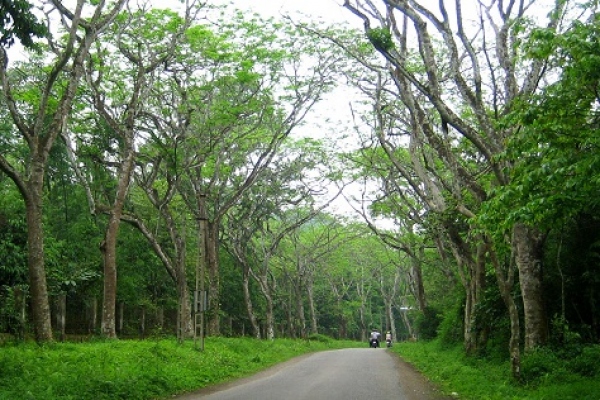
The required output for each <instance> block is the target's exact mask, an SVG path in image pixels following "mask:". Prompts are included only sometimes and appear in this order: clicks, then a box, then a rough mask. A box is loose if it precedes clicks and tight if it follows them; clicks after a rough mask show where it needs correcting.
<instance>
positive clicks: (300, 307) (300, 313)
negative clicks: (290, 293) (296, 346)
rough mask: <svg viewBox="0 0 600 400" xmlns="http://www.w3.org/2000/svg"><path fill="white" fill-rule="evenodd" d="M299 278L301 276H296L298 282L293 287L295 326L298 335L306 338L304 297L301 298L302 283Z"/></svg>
mask: <svg viewBox="0 0 600 400" xmlns="http://www.w3.org/2000/svg"><path fill="white" fill-rule="evenodd" d="M300 279H301V278H298V282H297V283H296V285H295V287H294V294H295V295H296V296H295V297H296V321H297V324H296V328H297V331H298V336H299V337H301V338H302V339H306V317H305V315H304V301H303V300H304V299H303V298H302V293H301V292H302V285H301V283H300Z"/></svg>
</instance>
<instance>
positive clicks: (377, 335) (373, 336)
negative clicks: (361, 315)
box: [369, 328, 381, 347]
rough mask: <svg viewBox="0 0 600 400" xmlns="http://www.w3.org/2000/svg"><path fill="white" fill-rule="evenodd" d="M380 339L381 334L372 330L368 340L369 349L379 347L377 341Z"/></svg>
mask: <svg viewBox="0 0 600 400" xmlns="http://www.w3.org/2000/svg"><path fill="white" fill-rule="evenodd" d="M380 339H381V333H379V331H378V330H377V328H375V329H373V331H372V332H371V338H370V339H369V345H370V346H371V347H379V340H380Z"/></svg>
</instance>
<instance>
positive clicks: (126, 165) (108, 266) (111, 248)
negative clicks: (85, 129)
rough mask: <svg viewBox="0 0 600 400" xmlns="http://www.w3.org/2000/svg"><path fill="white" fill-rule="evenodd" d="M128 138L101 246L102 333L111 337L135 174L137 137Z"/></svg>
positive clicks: (115, 333)
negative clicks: (122, 233) (121, 240)
mask: <svg viewBox="0 0 600 400" xmlns="http://www.w3.org/2000/svg"><path fill="white" fill-rule="evenodd" d="M124 140H125V149H124V152H123V153H124V154H125V159H124V160H123V162H122V164H121V168H120V170H119V182H118V186H117V191H116V196H115V200H114V203H113V206H112V208H111V210H110V217H109V220H108V225H107V227H106V233H105V235H104V241H103V243H102V245H101V247H100V250H101V251H102V258H103V261H104V299H103V305H102V324H101V333H102V335H103V336H105V337H106V338H109V339H116V337H117V332H116V328H115V326H116V325H115V322H116V318H115V314H116V311H115V310H116V304H117V237H118V235H119V228H120V226H121V216H122V214H123V206H124V204H125V199H126V198H127V192H128V191H129V184H130V182H131V174H132V171H133V164H134V158H135V152H134V149H133V137H132V136H128V137H125V138H124Z"/></svg>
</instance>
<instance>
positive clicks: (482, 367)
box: [393, 341, 600, 400]
mask: <svg viewBox="0 0 600 400" xmlns="http://www.w3.org/2000/svg"><path fill="white" fill-rule="evenodd" d="M393 351H395V352H397V353H398V354H400V355H401V356H402V358H403V359H404V360H406V361H407V362H409V363H411V364H413V365H414V366H415V367H416V368H417V369H418V370H419V371H421V372H422V373H423V374H424V375H426V376H427V377H428V378H429V380H430V381H432V382H433V383H435V384H437V385H438V386H439V387H440V389H441V390H442V391H443V392H444V393H446V394H448V395H452V396H453V397H456V398H459V399H465V400H538V399H539V400H599V399H600V379H598V376H597V375H590V374H588V376H582V375H580V374H576V373H573V372H571V371H569V370H568V368H560V367H556V368H553V369H552V370H548V371H544V370H543V368H542V369H541V370H542V373H540V374H539V376H536V377H535V379H530V380H529V381H528V382H527V383H526V384H519V383H517V382H515V381H514V380H513V379H512V378H511V374H510V366H509V363H508V362H494V361H490V360H486V359H483V358H474V357H473V358H467V357H465V355H464V352H463V351H462V348H461V347H456V348H450V349H448V348H442V346H440V345H439V343H437V342H435V341H433V342H418V343H407V342H406V343H398V344H396V345H395V346H394V347H393ZM536 357H537V356H536ZM546 358H547V357H546ZM596 362H598V363H600V360H597V361H596ZM525 364H527V362H524V368H525ZM563 364H564V363H563ZM537 365H538V368H539V366H542V365H544V362H539V363H537ZM528 368H529V367H528ZM523 373H524V374H525V373H527V374H530V375H531V370H529V371H523Z"/></svg>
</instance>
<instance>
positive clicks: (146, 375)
mask: <svg viewBox="0 0 600 400" xmlns="http://www.w3.org/2000/svg"><path fill="white" fill-rule="evenodd" d="M361 345H362V344H360V343H356V342H341V341H334V340H323V339H322V338H317V340H310V341H301V340H286V339H277V340H275V341H259V340H255V339H247V338H245V339H244V338H241V339H240V338H237V339H228V338H208V339H207V340H206V345H205V350H204V351H203V352H199V351H198V350H196V349H195V347H194V343H193V342H192V341H189V342H185V343H183V344H178V343H177V342H176V341H175V340H174V339H161V340H146V341H133V340H131V341H129V340H123V341H98V342H90V343H78V344H73V343H57V344H52V345H46V346H38V345H36V344H33V343H25V344H18V345H5V346H3V347H0V399H1V400H14V399H23V400H39V399H44V400H58V399H60V400H88V399H90V400H91V399H94V400H109V399H110V400H119V399H123V400H150V399H163V398H168V397H171V396H173V395H175V394H178V393H184V392H188V391H193V390H195V389H199V388H202V387H205V386H208V385H212V384H215V383H219V382H224V381H228V380H231V379H234V378H238V377H241V376H246V375H249V374H251V373H253V372H257V371H260V370H263V369H265V368H267V367H269V366H271V365H274V364H276V363H279V362H282V361H285V360H288V359H290V358H293V357H295V356H298V355H301V354H305V353H309V352H314V351H321V350H328V349H335V348H344V347H357V346H361Z"/></svg>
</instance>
